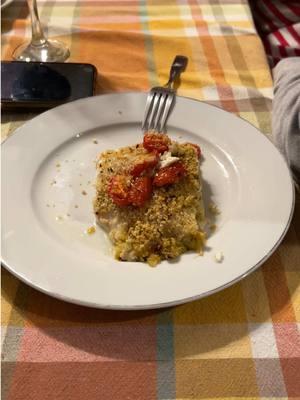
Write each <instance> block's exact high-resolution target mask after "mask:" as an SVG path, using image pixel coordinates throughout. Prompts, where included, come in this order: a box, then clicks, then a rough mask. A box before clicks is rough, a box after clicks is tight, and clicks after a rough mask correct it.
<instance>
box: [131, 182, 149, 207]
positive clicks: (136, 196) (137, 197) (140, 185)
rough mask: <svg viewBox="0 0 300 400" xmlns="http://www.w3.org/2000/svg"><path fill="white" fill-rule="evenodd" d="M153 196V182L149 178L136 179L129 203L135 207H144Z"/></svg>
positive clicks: (132, 186)
mask: <svg viewBox="0 0 300 400" xmlns="http://www.w3.org/2000/svg"><path fill="white" fill-rule="evenodd" d="M151 194H152V180H151V178H150V177H149V176H140V177H138V178H136V179H135V180H134V181H133V182H132V185H131V188H130V191H129V196H128V199H129V202H130V203H131V204H132V205H134V206H139V207H140V206H142V205H144V204H145V203H146V201H147V200H149V199H150V197H151Z"/></svg>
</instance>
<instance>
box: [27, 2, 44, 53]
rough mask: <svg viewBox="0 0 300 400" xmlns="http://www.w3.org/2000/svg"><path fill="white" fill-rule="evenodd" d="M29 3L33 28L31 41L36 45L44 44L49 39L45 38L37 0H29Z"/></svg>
mask: <svg viewBox="0 0 300 400" xmlns="http://www.w3.org/2000/svg"><path fill="white" fill-rule="evenodd" d="M27 4H28V8H29V12H30V18H31V30H32V39H31V43H32V44H33V45H34V46H40V45H42V44H44V43H45V42H46V41H47V39H46V38H45V35H44V32H43V29H42V26H41V22H40V19H39V13H38V9H37V3H36V0H27Z"/></svg>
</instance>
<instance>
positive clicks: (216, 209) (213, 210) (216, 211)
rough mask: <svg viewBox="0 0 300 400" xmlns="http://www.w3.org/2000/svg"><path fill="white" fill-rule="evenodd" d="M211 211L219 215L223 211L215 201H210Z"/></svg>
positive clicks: (209, 207)
mask: <svg viewBox="0 0 300 400" xmlns="http://www.w3.org/2000/svg"><path fill="white" fill-rule="evenodd" d="M208 209H209V211H210V212H211V213H212V214H214V215H218V214H220V213H221V211H220V210H219V208H218V206H217V205H216V204H214V203H210V204H209V206H208Z"/></svg>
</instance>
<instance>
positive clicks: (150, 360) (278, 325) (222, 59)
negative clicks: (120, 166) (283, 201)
mask: <svg viewBox="0 0 300 400" xmlns="http://www.w3.org/2000/svg"><path fill="white" fill-rule="evenodd" d="M38 3H39V9H40V15H41V19H42V21H43V22H44V23H45V24H47V25H48V28H47V31H48V35H49V36H50V37H56V38H59V39H61V40H63V41H64V42H66V44H67V45H68V46H69V47H70V50H71V54H72V57H71V59H70V60H71V61H76V62H89V63H92V64H94V65H96V67H97V68H98V71H99V78H98V85H97V92H98V93H104V92H111V91H135V90H144V91H145V90H147V89H148V88H149V87H150V86H152V85H156V84H158V83H160V84H161V83H165V81H166V80H167V75H168V69H169V65H170V63H171V62H172V60H173V58H174V55H175V54H184V55H187V56H188V57H189V66H188V69H187V71H186V72H185V74H184V76H183V79H182V85H181V86H180V89H179V94H181V95H185V96H189V97H193V98H197V99H200V100H204V101H208V102H210V103H213V104H216V105H218V106H220V107H222V108H225V109H226V110H229V111H230V112H233V113H236V114H238V115H240V116H241V117H242V118H245V119H247V120H248V121H250V122H251V123H253V124H254V125H256V126H257V127H259V128H260V129H261V130H262V131H263V132H264V133H265V134H269V133H270V110H271V98H272V81H271V76H270V72H269V69H268V66H267V62H266V58H265V55H264V52H263V47H262V44H261V42H260V40H259V38H258V36H257V34H256V32H255V30H254V27H253V22H252V18H251V14H250V11H249V6H248V4H247V2H246V1H245V0H140V1H137V0H77V1H74V0H57V1H53V0H44V1H43V0H41V1H39V2H38ZM28 23H29V20H28V12H27V8H26V4H25V3H24V1H20V0H14V2H13V3H12V4H11V5H10V6H9V7H7V8H6V9H5V10H4V11H3V14H2V31H3V35H2V43H3V46H2V58H3V59H10V57H11V53H12V50H13V49H14V48H15V47H16V46H17V45H18V44H19V43H20V42H22V41H23V40H24V36H25V34H26V36H28V35H29V32H30V29H29V24H28ZM32 116H33V115H32V114H20V113H19V114H8V113H4V114H3V115H2V131H3V137H6V136H7V135H9V134H10V133H11V132H12V131H13V130H14V129H15V128H16V127H17V126H19V125H20V124H22V123H23V122H24V120H26V119H28V118H32ZM241 140H243V138H242V133H241ZM4 173H5V171H4ZM262 173H263V171H262ZM258 234H259V233H258ZM299 243H300V204H299V200H297V205H296V212H295V215H294V220H293V223H292V225H291V227H290V229H289V231H288V234H287V235H286V238H285V239H284V241H283V243H282V245H281V246H280V247H279V249H278V250H277V251H276V253H275V254H274V255H273V256H272V257H271V258H270V259H269V260H268V261H267V262H266V263H265V265H264V266H263V267H262V268H260V269H259V270H258V271H256V272H255V273H253V274H251V275H250V276H249V277H247V278H246V279H244V280H243V281H242V282H240V283H238V284H236V285H234V286H232V287H230V288H229V289H226V290H224V291H222V292H220V293H218V294H215V295H213V296H210V297H208V298H205V299H203V300H200V301H196V302H193V303H190V304H186V305H182V306H179V307H175V308H172V309H166V310H159V311H147V312H112V311H103V310H94V309H88V308H84V307H79V306H75V305H71V304H67V303H64V302H61V301H58V300H55V299H53V298H51V297H48V296H46V295H44V294H41V293H39V292H37V291H36V290H34V289H31V288H30V287H28V286H26V285H24V284H22V283H20V282H19V281H18V280H17V279H16V278H14V277H13V276H12V275H10V274H9V273H8V272H6V271H5V270H4V271H3V273H2V399H3V400H6V399H8V400H17V399H20V400H21V399H22V400H30V399H32V400H47V399H49V400H50V399H51V400H69V399H72V400H77V399H78V400H79V399H80V400H81V399H89V400H93V399H99V400H102V399H103V400H106V399H108V400H125V399H139V400H140V399H142V400H144V399H145V400H148V399H165V400H167V399H181V400H183V399H184V400H188V399H217V398H226V399H234V398H239V399H241V398H242V399H257V398H263V399H275V398H276V399H279V398H280V399H286V398H291V399H296V398H297V399H299V398H300V335H299V321H300V290H299V287H300V273H299V271H300V248H299ZM33 245H34V244H33ZM41 267H42V266H41Z"/></svg>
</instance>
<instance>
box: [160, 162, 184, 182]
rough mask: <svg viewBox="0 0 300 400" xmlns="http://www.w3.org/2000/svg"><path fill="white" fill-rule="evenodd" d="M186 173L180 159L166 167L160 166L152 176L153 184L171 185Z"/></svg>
mask: <svg viewBox="0 0 300 400" xmlns="http://www.w3.org/2000/svg"><path fill="white" fill-rule="evenodd" d="M185 175H186V169H185V166H184V165H183V164H182V162H181V161H177V162H175V163H174V164H172V165H169V166H168V167H164V168H161V169H160V170H159V171H158V172H157V174H156V175H155V177H154V180H153V185H154V186H165V185H171V184H172V183H176V182H178V181H179V180H180V179H181V178H182V177H184V176H185Z"/></svg>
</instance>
